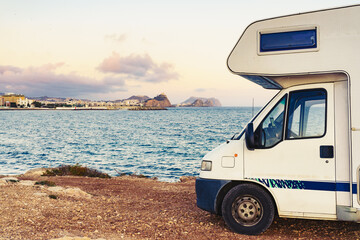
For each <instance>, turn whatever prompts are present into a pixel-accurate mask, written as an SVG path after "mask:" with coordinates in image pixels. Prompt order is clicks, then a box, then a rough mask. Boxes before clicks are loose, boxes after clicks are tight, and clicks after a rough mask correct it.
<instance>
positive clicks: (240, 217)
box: [221, 183, 275, 235]
mask: <svg viewBox="0 0 360 240" xmlns="http://www.w3.org/2000/svg"><path fill="white" fill-rule="evenodd" d="M221 207H222V215H223V218H224V221H225V223H226V224H227V225H228V227H229V228H230V229H231V230H233V231H234V232H237V233H240V234H247V235H257V234H260V233H262V232H264V231H265V230H266V229H268V227H269V226H270V225H271V223H272V222H273V220H274V214H275V206H274V202H273V199H272V197H271V196H270V195H269V194H268V193H267V192H266V191H265V190H264V189H263V188H261V187H260V186H257V185H254V184H248V183H245V184H240V185H237V186H236V187H234V188H232V189H231V190H230V191H229V192H228V193H227V194H226V196H225V198H224V201H223V203H222V206H221Z"/></svg>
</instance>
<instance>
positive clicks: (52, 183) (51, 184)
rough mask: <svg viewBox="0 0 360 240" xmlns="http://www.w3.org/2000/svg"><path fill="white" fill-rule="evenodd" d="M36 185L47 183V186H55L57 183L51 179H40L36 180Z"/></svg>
mask: <svg viewBox="0 0 360 240" xmlns="http://www.w3.org/2000/svg"><path fill="white" fill-rule="evenodd" d="M35 185H45V186H49V187H53V186H55V183H54V182H51V181H40V182H36V183H35Z"/></svg>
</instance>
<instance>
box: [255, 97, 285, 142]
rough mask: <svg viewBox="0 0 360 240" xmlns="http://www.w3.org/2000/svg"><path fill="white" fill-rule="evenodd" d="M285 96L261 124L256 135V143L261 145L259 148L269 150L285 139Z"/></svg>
mask: <svg viewBox="0 0 360 240" xmlns="http://www.w3.org/2000/svg"><path fill="white" fill-rule="evenodd" d="M286 98H287V95H285V96H284V97H283V98H282V99H281V100H280V101H279V102H278V103H277V104H276V106H275V107H274V108H273V109H272V110H271V112H270V113H269V114H268V115H267V116H266V118H265V119H264V120H263V121H262V122H261V124H260V125H259V126H258V128H257V129H256V131H255V133H254V137H255V142H256V143H258V144H260V146H256V147H257V148H269V147H272V146H274V145H276V144H277V143H279V142H280V141H281V140H282V138H283V129H284V116H285V105H286Z"/></svg>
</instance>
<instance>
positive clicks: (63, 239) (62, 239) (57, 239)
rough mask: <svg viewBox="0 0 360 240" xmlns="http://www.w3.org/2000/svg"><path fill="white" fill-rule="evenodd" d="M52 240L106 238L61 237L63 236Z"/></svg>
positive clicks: (102, 239) (100, 239) (99, 239)
mask: <svg viewBox="0 0 360 240" xmlns="http://www.w3.org/2000/svg"><path fill="white" fill-rule="evenodd" d="M50 240H105V239H104V238H97V239H91V238H88V237H61V238H52V239H50Z"/></svg>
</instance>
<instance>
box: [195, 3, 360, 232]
mask: <svg viewBox="0 0 360 240" xmlns="http://www.w3.org/2000/svg"><path fill="white" fill-rule="evenodd" d="M359 22H360V5H355V6H350V7H344V8H337V9H329V10H323V11H316V12H310V13H303V14H296V15H291V16H284V17H279V18H273V19H267V20H263V21H258V22H255V23H253V24H251V25H250V26H248V28H247V29H246V30H245V32H244V33H243V35H242V36H241V38H240V39H239V41H238V42H237V44H236V45H235V47H234V49H233V50H232V52H231V54H230V56H229V58H228V67H229V69H230V70H231V71H232V72H233V73H235V74H237V75H240V76H243V77H244V78H246V79H248V80H250V81H252V82H255V83H257V84H259V85H261V86H263V87H264V88H267V89H278V90H281V91H280V92H279V93H278V94H277V95H276V96H275V97H274V98H273V99H272V100H271V101H270V102H269V103H268V104H267V105H266V106H265V107H264V108H263V109H262V110H261V111H260V112H259V113H258V114H257V115H256V116H255V117H254V118H253V119H252V120H251V122H250V123H249V124H248V126H247V128H246V134H245V130H244V131H243V132H242V133H240V134H237V135H235V136H234V137H233V138H232V139H231V140H229V141H227V143H224V144H222V145H220V146H219V147H217V148H215V149H214V150H213V151H211V152H210V153H208V154H207V155H205V156H204V158H203V162H202V171H201V172H200V176H199V178H198V179H197V180H196V193H197V205H198V206H199V207H200V208H202V209H204V210H207V211H210V212H214V213H222V214H223V218H224V220H225V222H226V223H227V225H228V226H229V227H230V228H231V229H233V230H234V231H236V232H239V233H246V234H248V233H250V234H258V233H260V232H262V231H264V230H265V229H266V228H267V227H268V226H269V224H271V222H272V218H271V216H270V217H269V216H268V217H267V219H269V220H268V221H267V219H266V217H262V214H265V213H266V214H270V213H271V212H273V211H274V210H271V209H274V208H272V207H271V206H269V205H271V204H272V203H273V204H274V205H275V206H276V209H277V211H278V214H279V216H282V217H298V218H311V219H330V220H346V221H356V222H360V197H359V196H360V184H359V181H360V111H359V110H358V109H359V107H360V106H359V105H360V94H358V92H359V91H360V68H359V66H358V65H359V63H360V46H359V44H360V24H359ZM299 39H300V40H299ZM301 44H303V45H301ZM268 196H271V197H270V200H269V198H268ZM261 199H262V200H261ZM265 199H267V200H265ZM258 202H260V204H258ZM269 202H270V204H268V203H269ZM249 206H250V207H249ZM253 209H255V210H256V209H257V211H255V213H254V211H253ZM270 215H271V214H270ZM249 219H250V220H249ZM262 227H263V228H262ZM258 228H262V229H258Z"/></svg>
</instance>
